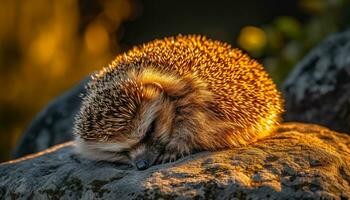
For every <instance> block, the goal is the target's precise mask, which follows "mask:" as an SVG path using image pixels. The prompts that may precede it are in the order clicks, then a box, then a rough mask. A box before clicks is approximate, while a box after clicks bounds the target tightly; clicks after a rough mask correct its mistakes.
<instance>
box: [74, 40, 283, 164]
mask: <svg viewBox="0 0 350 200" xmlns="http://www.w3.org/2000/svg"><path fill="white" fill-rule="evenodd" d="M87 90H88V94H87V95H86V96H85V97H84V99H83V104H82V107H81V110H80V114H79V115H78V116H77V117H76V121H75V134H76V135H77V142H78V148H77V150H78V151H79V152H80V153H81V154H83V155H86V156H87V157H90V158H93V159H98V160H108V161H119V162H127V163H128V162H130V163H132V164H135V163H136V164H135V165H136V166H137V167H138V168H139V169H144V168H147V167H149V166H151V165H152V164H154V163H156V162H158V163H161V162H168V161H174V160H176V159H177V158H179V157H182V156H185V155H188V154H190V153H193V152H194V151H198V150H219V149H224V148H232V147H239V146H242V145H247V144H249V143H251V142H254V141H256V140H257V139H259V138H261V137H265V136H266V135H268V134H270V133H271V132H272V131H273V129H274V128H275V127H276V126H277V125H278V123H279V120H280V114H281V113H282V111H283V109H282V104H283V101H282V99H281V96H280V93H279V92H278V91H277V90H276V86H275V85H274V83H273V82H272V80H271V79H270V78H269V77H268V75H267V73H266V72H265V70H264V69H263V67H262V66H261V65H260V64H259V63H257V62H256V61H254V60H252V59H250V58H249V57H248V56H246V55H245V54H243V53H241V52H240V51H239V50H237V49H232V48H231V47H230V46H229V45H227V44H225V43H221V42H218V41H212V40H209V39H206V38H204V37H200V36H178V37H175V38H173V37H171V38H165V39H164V40H155V41H153V42H150V43H148V44H145V45H143V46H139V47H136V48H134V49H133V50H131V51H129V52H128V53H126V54H124V55H121V56H118V57H117V58H116V59H115V61H114V62H112V64H111V65H110V66H109V67H107V68H105V69H103V70H101V71H100V72H99V73H98V74H97V75H96V76H94V77H93V80H92V81H91V82H90V83H89V86H88V88H87ZM140 160H141V161H142V162H143V161H144V162H146V163H147V167H139V164H140ZM142 162H141V165H142ZM137 163H139V164H137Z"/></svg>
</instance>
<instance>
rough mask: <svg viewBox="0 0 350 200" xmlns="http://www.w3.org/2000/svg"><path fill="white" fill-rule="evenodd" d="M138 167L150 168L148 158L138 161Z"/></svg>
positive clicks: (142, 168) (141, 168)
mask: <svg viewBox="0 0 350 200" xmlns="http://www.w3.org/2000/svg"><path fill="white" fill-rule="evenodd" d="M136 167H137V169H138V170H145V169H147V168H148V162H147V161H146V160H138V161H136Z"/></svg>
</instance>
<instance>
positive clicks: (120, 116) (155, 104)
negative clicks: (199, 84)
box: [75, 79, 172, 170]
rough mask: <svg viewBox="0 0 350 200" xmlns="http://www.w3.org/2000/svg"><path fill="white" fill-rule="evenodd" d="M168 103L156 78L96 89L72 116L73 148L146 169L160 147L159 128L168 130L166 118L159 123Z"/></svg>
mask: <svg viewBox="0 0 350 200" xmlns="http://www.w3.org/2000/svg"><path fill="white" fill-rule="evenodd" d="M164 106H167V107H168V108H164ZM171 107H172V106H171V102H170V101H167V99H166V98H165V96H164V94H163V91H162V87H161V86H160V84H158V83H156V82H153V83H137V82H136V81H135V80H131V79H127V80H126V81H120V82H119V83H118V84H117V85H110V86H109V87H104V88H103V89H98V90H97V89H96V91H93V92H91V93H89V94H87V96H86V97H85V98H84V100H83V105H82V107H81V110H80V113H79V115H78V116H77V117H76V121H75V134H76V135H77V138H76V143H77V147H78V148H77V150H78V151H79V153H80V154H82V155H85V156H86V157H89V158H93V159H95V160H106V161H112V162H120V163H129V164H133V165H134V166H136V167H137V168H138V169H140V170H143V169H146V168H148V167H149V166H151V165H153V164H154V163H155V162H156V160H157V158H158V156H159V155H160V153H161V152H162V151H163V149H164V145H162V144H163V143H164V142H161V140H162V139H163V140H164V138H162V137H161V135H162V134H161V132H164V131H167V130H168V127H166V126H170V121H169V120H170V118H169V119H168V120H167V121H163V124H162V123H161V122H160V121H159V120H161V119H162V117H160V113H161V112H163V111H162V110H163V109H166V110H167V109H169V108H171ZM168 111H169V115H170V110H168ZM163 118H164V117H163Z"/></svg>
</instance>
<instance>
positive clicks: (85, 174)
mask: <svg viewBox="0 0 350 200" xmlns="http://www.w3.org/2000/svg"><path fill="white" fill-rule="evenodd" d="M73 146H74V144H73V143H72V142H70V143H65V144H63V145H60V146H55V147H53V148H51V149H48V150H46V151H45V152H40V153H39V154H37V155H35V154H34V155H31V156H29V157H25V158H22V159H19V160H13V161H10V162H8V163H3V164H1V165H0V199H10V198H14V199H100V198H101V199H160V198H162V199H349V198H350V136H349V135H346V134H341V133H336V132H333V131H330V130H329V129H326V128H323V127H320V126H317V125H308V124H301V123H300V124H299V123H287V124H283V125H281V126H280V128H279V129H278V130H277V131H276V134H274V135H272V136H270V137H268V138H265V139H263V140H261V141H258V142H256V143H254V144H251V145H249V146H246V147H242V148H236V149H231V150H226V151H219V152H202V153H198V154H195V155H191V156H188V157H186V158H184V159H181V160H179V161H177V162H175V163H170V164H164V165H158V166H153V167H151V168H149V169H147V170H145V171H137V170H135V169H134V168H133V167H131V166H127V165H118V164H115V163H106V162H93V161H89V160H86V159H82V158H80V157H79V156H77V155H75V154H74V153H72V149H73Z"/></svg>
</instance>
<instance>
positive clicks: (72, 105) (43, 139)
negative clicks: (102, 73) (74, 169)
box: [13, 78, 89, 158]
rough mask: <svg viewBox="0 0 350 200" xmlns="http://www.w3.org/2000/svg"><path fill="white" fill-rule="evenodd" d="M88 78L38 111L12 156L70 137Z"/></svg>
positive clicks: (69, 138) (24, 153)
mask: <svg viewBox="0 0 350 200" xmlns="http://www.w3.org/2000/svg"><path fill="white" fill-rule="evenodd" d="M88 80H89V78H86V79H84V80H82V81H81V82H80V83H79V84H78V85H77V86H75V87H74V88H73V89H71V90H69V91H67V92H66V93H64V94H63V95H61V96H59V97H58V98H56V99H55V100H54V101H52V102H51V103H50V104H49V105H48V106H46V108H45V109H44V110H43V111H42V112H40V113H39V114H38V115H37V116H36V117H35V118H34V120H33V121H32V122H31V124H30V125H29V127H28V129H27V130H26V131H25V132H24V134H23V136H22V138H21V140H20V142H19V144H18V146H17V148H16V150H15V152H14V155H13V157H14V158H18V157H21V156H24V155H27V154H30V153H36V152H39V151H42V150H44V149H47V148H48V147H51V146H53V145H56V144H60V143H62V142H66V141H69V140H71V139H72V137H73V136H72V127H73V120H74V116H75V114H76V113H77V112H78V110H79V107H80V103H81V98H80V96H79V95H80V94H83V93H85V89H84V86H85V84H86V83H87V81H88Z"/></svg>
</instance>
